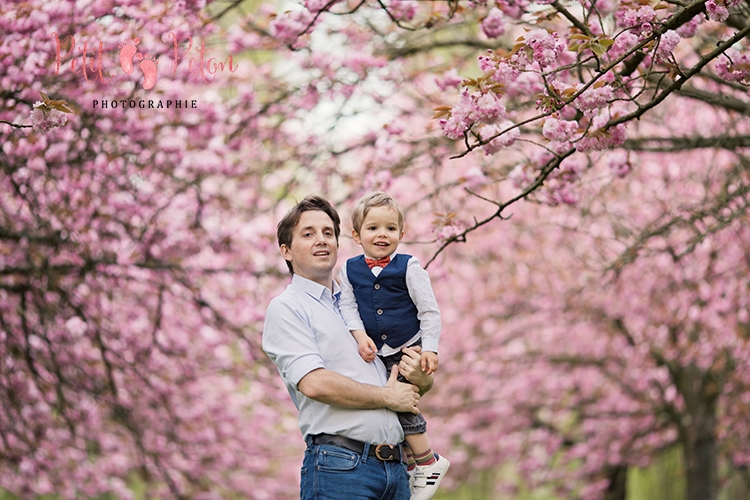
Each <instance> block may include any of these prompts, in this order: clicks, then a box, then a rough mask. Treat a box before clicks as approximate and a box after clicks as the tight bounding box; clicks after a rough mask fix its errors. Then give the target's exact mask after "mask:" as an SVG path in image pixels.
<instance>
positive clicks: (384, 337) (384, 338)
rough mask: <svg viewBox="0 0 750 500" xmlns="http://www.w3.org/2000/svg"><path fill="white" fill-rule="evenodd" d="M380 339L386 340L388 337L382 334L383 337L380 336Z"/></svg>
mask: <svg viewBox="0 0 750 500" xmlns="http://www.w3.org/2000/svg"><path fill="white" fill-rule="evenodd" d="M380 338H381V339H383V340H386V339H387V338H388V335H385V334H383V335H381V336H380Z"/></svg>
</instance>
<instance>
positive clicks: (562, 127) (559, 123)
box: [542, 116, 578, 142]
mask: <svg viewBox="0 0 750 500" xmlns="http://www.w3.org/2000/svg"><path fill="white" fill-rule="evenodd" d="M577 130H578V122H575V121H566V120H558V119H557V118H554V117H551V116H550V117H548V118H547V119H546V120H544V126H543V127H542V134H544V137H546V138H547V139H549V140H550V141H559V142H563V141H569V140H571V139H572V138H573V136H574V135H575V133H576V131H577Z"/></svg>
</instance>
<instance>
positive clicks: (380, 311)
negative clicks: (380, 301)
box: [375, 309, 383, 314]
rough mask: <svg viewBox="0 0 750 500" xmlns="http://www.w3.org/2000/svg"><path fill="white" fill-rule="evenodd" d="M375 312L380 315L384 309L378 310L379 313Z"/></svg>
mask: <svg viewBox="0 0 750 500" xmlns="http://www.w3.org/2000/svg"><path fill="white" fill-rule="evenodd" d="M375 312H376V313H378V314H383V310H382V309H378V310H377V311H375Z"/></svg>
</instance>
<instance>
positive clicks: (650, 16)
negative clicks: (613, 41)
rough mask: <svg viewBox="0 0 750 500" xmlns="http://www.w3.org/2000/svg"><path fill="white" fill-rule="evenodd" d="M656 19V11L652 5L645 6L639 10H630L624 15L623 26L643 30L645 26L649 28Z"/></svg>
mask: <svg viewBox="0 0 750 500" xmlns="http://www.w3.org/2000/svg"><path fill="white" fill-rule="evenodd" d="M655 19H656V11H655V10H654V9H653V7H651V6H650V5H644V6H642V7H640V8H638V9H630V10H627V11H625V12H624V13H623V14H622V25H623V26H624V27H626V28H639V29H641V28H642V27H643V25H644V24H646V25H648V26H649V28H648V29H649V30H650V29H651V28H650V24H651V23H652V22H654V20H655Z"/></svg>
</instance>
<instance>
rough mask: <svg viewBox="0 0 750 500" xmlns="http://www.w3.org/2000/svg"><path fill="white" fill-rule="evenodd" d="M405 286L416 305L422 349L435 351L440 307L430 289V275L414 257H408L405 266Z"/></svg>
mask: <svg viewBox="0 0 750 500" xmlns="http://www.w3.org/2000/svg"><path fill="white" fill-rule="evenodd" d="M406 287H407V288H408V289H409V296H410V297H411V300H412V302H414V305H415V306H416V307H417V319H419V329H420V331H421V332H422V351H430V352H434V353H437V352H438V341H439V340H440V329H441V328H442V322H441V320H440V309H438V303H437V299H436V298H435V293H434V292H433V291H432V285H431V284H430V275H429V274H427V271H425V270H424V269H423V268H422V266H420V265H419V259H417V258H416V257H412V258H411V259H409V264H408V266H407V267H406Z"/></svg>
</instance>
